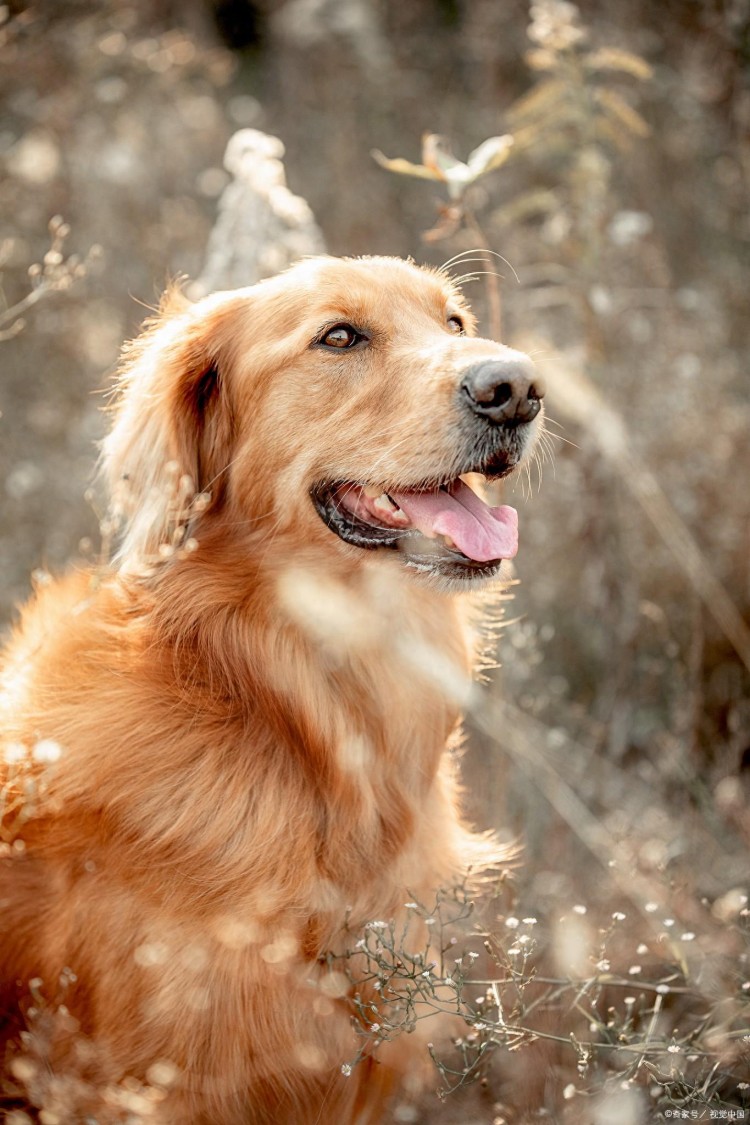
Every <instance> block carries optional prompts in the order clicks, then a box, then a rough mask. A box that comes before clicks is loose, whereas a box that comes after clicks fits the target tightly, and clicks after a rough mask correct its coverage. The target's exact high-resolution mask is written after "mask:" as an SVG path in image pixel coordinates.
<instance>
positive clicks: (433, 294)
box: [104, 258, 543, 581]
mask: <svg viewBox="0 0 750 1125" xmlns="http://www.w3.org/2000/svg"><path fill="white" fill-rule="evenodd" d="M174 305H175V302H174V300H173V301H172V307H168V308H167V309H166V310H164V311H163V312H162V314H161V315H160V316H159V317H157V318H156V320H155V322H154V323H153V324H152V326H151V327H150V328H149V330H148V331H147V332H146V333H145V334H144V335H143V336H142V337H141V338H139V340H137V341H136V342H135V344H133V345H131V348H130V349H129V352H128V353H127V354H126V360H125V365H124V369H123V375H122V380H121V384H120V389H121V393H120V396H119V400H118V404H117V406H116V413H115V420H114V426H113V429H112V432H111V434H110V436H109V437H108V438H107V439H106V441H105V445H104V463H105V467H106V471H107V474H108V477H109V482H110V486H111V489H112V491H113V495H114V497H115V506H116V510H117V513H118V516H119V518H120V520H121V522H123V523H124V525H125V529H124V536H123V546H122V552H121V553H122V556H123V557H124V558H133V557H135V558H137V559H139V560H140V561H144V560H150V559H155V558H158V557H170V556H171V555H172V554H173V553H174V551H175V550H178V552H179V551H181V550H182V549H183V548H184V546H185V536H186V535H188V536H189V538H190V540H191V542H192V539H193V538H195V539H196V540H197V541H198V542H200V538H201V533H200V526H201V522H205V523H209V522H210V521H212V520H213V521H216V520H217V519H223V520H224V525H225V527H226V528H227V529H228V534H231V535H232V536H233V537H236V538H238V539H241V540H242V539H244V540H246V541H247V549H248V551H250V552H252V551H253V550H256V549H261V550H264V551H266V552H268V551H273V550H275V549H278V550H283V551H286V552H287V553H288V551H289V549H290V546H292V547H293V546H294V545H297V546H298V547H300V548H301V549H304V550H306V551H307V550H313V551H314V550H321V551H324V552H326V553H327V554H328V556H329V557H330V558H331V559H335V558H338V559H339V561H340V562H342V564H343V565H347V566H353V565H356V563H357V562H358V561H364V560H365V559H370V558H376V557H378V556H380V557H383V558H385V557H388V556H391V557H394V558H400V560H402V561H403V563H405V564H406V565H407V566H408V567H410V568H412V569H416V570H418V571H421V572H423V573H426V574H428V575H432V576H440V577H442V578H448V579H453V580H456V581H465V580H467V579H471V578H477V577H481V578H484V577H490V576H492V575H494V574H495V573H496V572H497V570H498V568H499V566H500V562H501V561H502V559H504V558H510V557H512V556H513V555H514V554H515V551H516V523H515V512H514V511H513V509H512V508H507V507H500V508H491V507H490V506H488V505H487V504H486V503H485V501H484V500H483V499H482V498H481V497H480V496H479V495H478V493H477V492H476V491H475V490H474V489H472V488H471V487H470V486H469V484H467V483H466V481H465V480H464V477H466V476H467V475H468V474H482V475H483V476H484V477H485V478H489V479H497V478H501V477H504V476H506V475H507V474H508V473H510V472H512V471H513V470H514V469H515V468H516V467H517V466H518V465H519V464H520V463H521V462H522V461H523V460H524V459H525V458H526V457H527V456H528V455H529V452H530V450H531V449H532V447H533V444H534V441H535V438H536V436H537V434H538V432H539V430H540V427H541V425H542V414H543V411H542V403H541V400H542V397H543V388H542V385H541V381H540V379H539V377H538V376H537V375H536V374H535V372H534V369H533V367H532V364H531V361H530V360H529V359H528V357H526V356H525V355H523V354H521V353H520V352H516V351H513V350H512V349H510V348H508V347H505V346H504V345H501V344H498V343H495V342H493V341H491V340H486V339H480V338H477V337H476V336H475V334H474V333H475V321H474V317H473V316H472V314H471V312H470V311H469V309H468V307H467V305H466V303H465V301H464V299H463V297H462V295H461V293H460V291H459V290H458V289H457V287H456V286H455V285H454V284H453V283H452V282H451V280H450V278H449V277H448V276H447V275H446V274H445V273H443V272H440V271H435V270H429V269H422V268H419V267H417V266H414V265H412V264H410V263H407V262H404V261H400V260H398V259H392V258H363V259H356V260H351V259H344V260H340V259H333V258H318V259H312V260H308V261H305V262H302V263H300V264H299V265H297V266H294V267H293V268H292V269H291V270H289V271H287V272H286V273H284V274H281V275H279V276H278V277H275V278H273V279H270V280H268V281H264V282H261V283H260V284H259V285H256V286H253V287H252V288H249V289H245V290H237V291H235V292H230V293H219V294H215V295H213V296H211V297H208V298H206V299H205V300H203V301H201V302H199V303H198V304H196V305H186V304H185V303H184V302H183V303H181V304H180V307H178V308H175V307H174ZM196 493H197V501H196V499H195V494H196Z"/></svg>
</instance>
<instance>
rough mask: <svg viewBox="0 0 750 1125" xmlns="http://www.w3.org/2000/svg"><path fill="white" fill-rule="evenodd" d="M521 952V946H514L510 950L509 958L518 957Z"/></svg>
mask: <svg viewBox="0 0 750 1125" xmlns="http://www.w3.org/2000/svg"><path fill="white" fill-rule="evenodd" d="M520 952H521V950H520V948H519V946H517V945H512V946H511V947H510V949H509V950H508V956H509V957H517V956H518V954H519V953H520Z"/></svg>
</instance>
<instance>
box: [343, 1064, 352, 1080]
mask: <svg viewBox="0 0 750 1125" xmlns="http://www.w3.org/2000/svg"><path fill="white" fill-rule="evenodd" d="M351 1072H352V1067H351V1063H343V1064H342V1066H341V1073H342V1074H343V1076H344V1078H348V1077H349V1075H350V1074H351Z"/></svg>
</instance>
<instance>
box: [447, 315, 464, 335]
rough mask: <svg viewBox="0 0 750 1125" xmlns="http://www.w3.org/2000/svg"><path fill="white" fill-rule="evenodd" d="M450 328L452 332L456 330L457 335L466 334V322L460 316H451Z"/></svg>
mask: <svg viewBox="0 0 750 1125" xmlns="http://www.w3.org/2000/svg"><path fill="white" fill-rule="evenodd" d="M448 328H449V329H450V331H451V332H455V334H456V336H463V334H464V322H463V321H462V320H461V317H460V316H449V317H448Z"/></svg>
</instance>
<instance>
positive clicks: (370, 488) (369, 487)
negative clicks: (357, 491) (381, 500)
mask: <svg viewBox="0 0 750 1125" xmlns="http://www.w3.org/2000/svg"><path fill="white" fill-rule="evenodd" d="M362 491H363V492H364V494H365V496H366V497H367V498H368V500H377V498H378V496H380V495H381V494H382V492H383V489H382V488H378V487H377V485H374V484H365V485H363V486H362Z"/></svg>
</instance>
